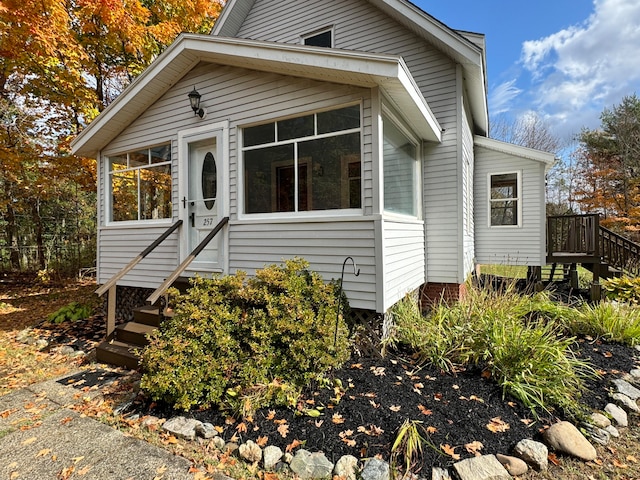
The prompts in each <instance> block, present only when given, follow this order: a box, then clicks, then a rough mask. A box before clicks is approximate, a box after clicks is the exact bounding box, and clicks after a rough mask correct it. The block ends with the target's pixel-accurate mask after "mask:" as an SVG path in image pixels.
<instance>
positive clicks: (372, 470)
mask: <svg viewBox="0 0 640 480" xmlns="http://www.w3.org/2000/svg"><path fill="white" fill-rule="evenodd" d="M389 473H390V472H389V464H388V463H387V462H384V461H382V460H378V459H377V458H372V459H370V460H367V462H366V463H365V464H364V468H363V469H362V471H361V472H360V478H361V479H362V480H389Z"/></svg>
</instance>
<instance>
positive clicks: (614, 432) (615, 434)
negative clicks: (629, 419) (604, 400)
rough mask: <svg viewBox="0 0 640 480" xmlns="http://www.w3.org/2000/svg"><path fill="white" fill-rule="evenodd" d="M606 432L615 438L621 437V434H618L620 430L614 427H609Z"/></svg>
mask: <svg viewBox="0 0 640 480" xmlns="http://www.w3.org/2000/svg"><path fill="white" fill-rule="evenodd" d="M605 431H606V432H607V433H608V434H609V435H611V436H612V437H614V438H618V437H619V436H620V432H618V429H617V428H616V427H614V426H613V425H609V426H608V427H607V428H605Z"/></svg>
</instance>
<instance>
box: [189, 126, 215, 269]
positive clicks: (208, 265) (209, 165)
mask: <svg viewBox="0 0 640 480" xmlns="http://www.w3.org/2000/svg"><path fill="white" fill-rule="evenodd" d="M203 137H205V138H203ZM222 142H223V135H222V131H221V130H219V131H217V132H210V133H209V134H207V135H195V136H193V137H192V138H189V137H186V138H185V139H184V141H183V142H182V146H183V148H184V149H185V150H186V155H185V157H186V158H185V160H186V162H185V163H186V165H184V166H183V168H182V172H183V175H185V176H186V181H185V182H184V183H183V185H184V187H183V192H182V196H181V205H180V206H181V207H182V208H181V211H182V212H181V213H182V215H181V218H182V219H183V222H184V223H183V226H184V232H185V235H184V237H183V239H184V245H183V248H182V258H183V259H184V258H186V256H188V255H190V254H191V253H192V252H193V251H194V249H195V248H196V247H197V246H198V245H199V244H200V243H201V242H202V240H204V239H205V237H206V236H207V235H208V234H209V233H210V232H211V231H212V230H213V229H214V228H215V227H216V225H218V222H220V220H221V219H222V218H223V217H224V213H225V201H226V198H225V192H226V189H225V188H223V187H224V186H223V178H224V177H223V172H224V170H225V168H224V164H223V162H224V161H225V159H224V158H223V154H224V153H223V152H224V151H225V149H224V148H223V146H222ZM183 158H184V157H183ZM225 233H226V231H225V230H224V229H223V230H222V231H220V232H219V233H218V234H217V235H216V236H215V237H213V239H212V240H211V241H210V242H209V243H208V244H207V246H206V247H205V248H204V249H203V250H202V251H201V252H200V253H199V254H198V255H197V256H196V257H195V259H194V260H193V262H192V263H191V265H190V266H189V267H188V269H187V270H188V271H190V272H200V273H207V272H224V270H225V268H224V265H225V236H226V235H225Z"/></svg>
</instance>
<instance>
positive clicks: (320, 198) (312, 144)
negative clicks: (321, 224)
mask: <svg viewBox="0 0 640 480" xmlns="http://www.w3.org/2000/svg"><path fill="white" fill-rule="evenodd" d="M360 135H361V131H360V106H359V105H353V106H349V107H344V108H339V109H336V110H331V111H328V112H318V113H313V114H309V115H304V116H300V117H295V118H289V119H285V120H278V121H275V122H271V123H267V124H263V125H257V126H252V127H247V128H245V129H244V130H243V152H244V197H245V198H244V201H245V204H244V210H245V213H276V212H305V211H316V210H335V209H350V208H361V205H362V199H361V195H362V194H361V191H362V188H361V163H362V162H361V155H360Z"/></svg>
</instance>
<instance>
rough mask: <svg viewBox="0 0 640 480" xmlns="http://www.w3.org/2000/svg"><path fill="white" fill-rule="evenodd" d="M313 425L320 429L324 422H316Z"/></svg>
mask: <svg viewBox="0 0 640 480" xmlns="http://www.w3.org/2000/svg"><path fill="white" fill-rule="evenodd" d="M313 423H314V424H315V426H316V428H320V427H321V426H322V424H323V423H324V420H316V421H315V422H313Z"/></svg>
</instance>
